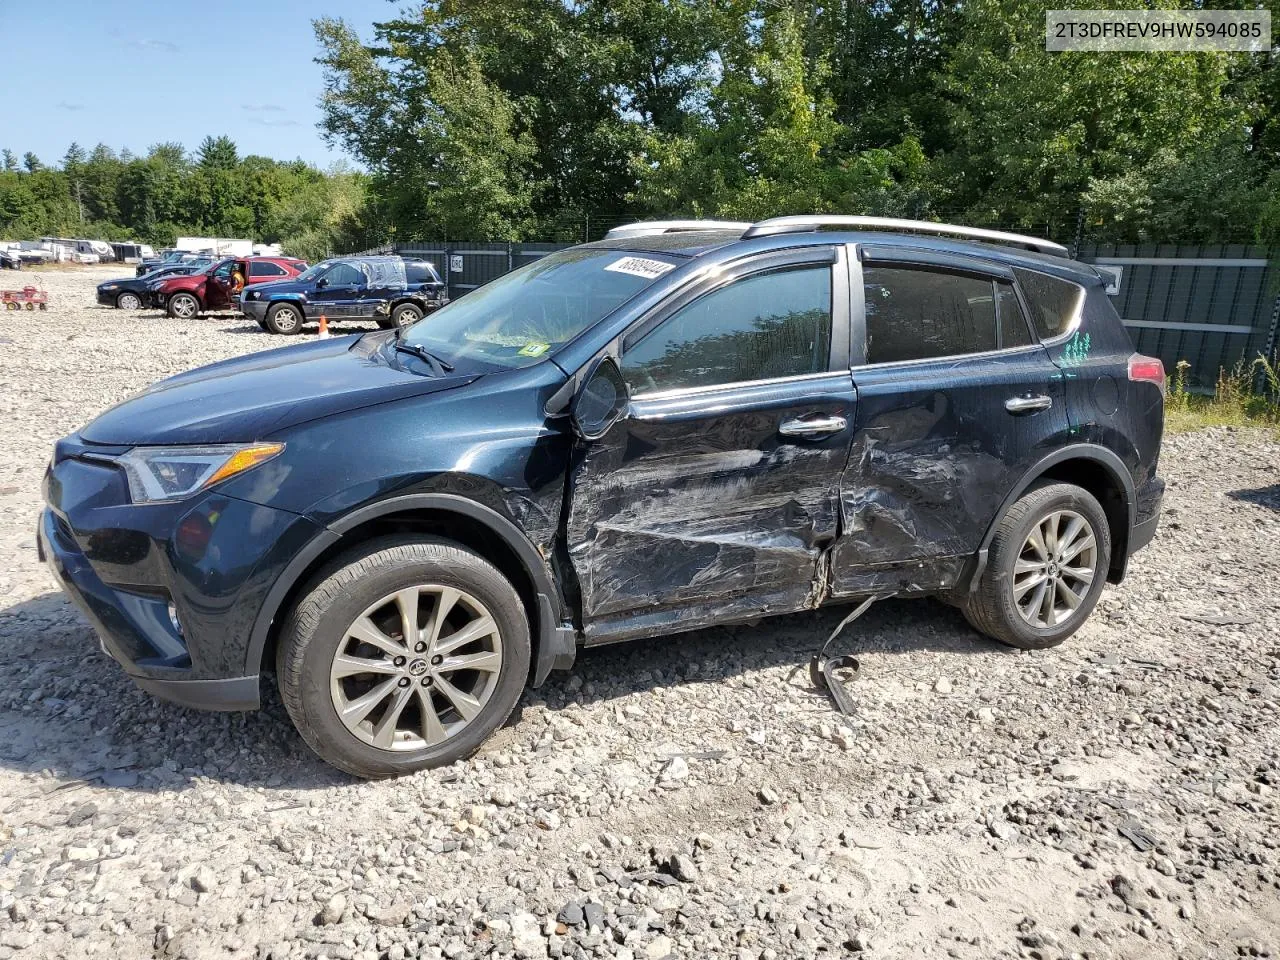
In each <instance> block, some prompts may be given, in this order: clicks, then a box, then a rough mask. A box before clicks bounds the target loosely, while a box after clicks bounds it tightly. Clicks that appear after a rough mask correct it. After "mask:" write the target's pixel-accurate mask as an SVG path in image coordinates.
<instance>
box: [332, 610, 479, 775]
mask: <svg viewBox="0 0 1280 960" xmlns="http://www.w3.org/2000/svg"><path fill="white" fill-rule="evenodd" d="M502 659H503V649H502V635H501V633H500V631H499V630H498V625H497V622H496V621H495V620H494V618H493V615H492V613H490V611H489V610H488V608H487V607H485V605H484V604H483V603H481V602H480V601H479V600H477V599H476V598H475V597H473V596H471V595H470V594H468V593H465V592H463V591H461V590H458V589H456V588H454V587H448V586H444V585H441V584H422V585H419V586H412V587H406V588H404V589H402V590H398V591H396V592H395V593H392V594H388V595H387V596H385V597H383V598H382V599H381V600H379V601H377V602H376V603H373V604H371V605H370V606H369V607H367V608H366V609H365V611H364V612H363V613H361V614H360V616H358V617H356V619H355V620H354V621H353V622H352V623H351V625H350V626H348V627H347V629H346V632H345V633H344V634H343V637H342V640H341V642H339V644H338V649H337V651H336V652H335V654H334V658H333V663H332V665H331V667H330V670H329V690H330V696H331V699H332V702H333V708H334V710H335V711H336V712H337V715H338V718H339V719H340V720H341V721H342V723H343V725H344V726H345V727H346V728H347V731H348V732H350V733H351V734H352V736H354V737H356V738H357V739H358V740H360V741H361V742H363V743H366V744H368V745H370V746H373V747H377V748H379V749H382V750H421V749H424V748H426V747H434V746H437V745H439V744H441V743H443V742H444V741H445V740H447V739H449V738H450V737H453V736H455V735H457V734H458V733H459V732H460V731H462V730H463V729H464V728H465V727H466V726H467V725H468V724H469V723H471V721H472V720H474V719H475V718H476V717H477V716H478V715H479V714H480V712H481V711H482V710H483V709H484V707H485V704H486V703H488V701H489V699H490V698H491V697H492V696H493V693H494V690H495V689H496V688H497V685H498V677H499V673H500V672H501V670H502Z"/></svg>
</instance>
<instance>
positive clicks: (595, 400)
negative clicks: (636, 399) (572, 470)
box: [569, 357, 629, 440]
mask: <svg viewBox="0 0 1280 960" xmlns="http://www.w3.org/2000/svg"><path fill="white" fill-rule="evenodd" d="M628 400H629V398H628V396H627V384H626V381H624V380H623V379H622V374H621V373H619V372H618V365H617V364H616V363H614V362H613V359H612V358H611V357H601V358H600V359H599V360H597V361H596V364H595V366H594V367H593V368H592V369H591V372H590V373H588V374H587V379H586V382H585V383H584V384H583V385H582V389H581V390H579V391H578V395H577V396H576V397H574V399H573V406H572V407H571V408H570V411H569V412H570V414H571V415H572V417H573V428H574V430H576V431H577V433H578V436H580V437H582V439H583V440H599V439H600V438H601V437H603V436H604V435H605V434H606V433H608V432H609V428H610V427H612V426H613V425H614V424H615V423H617V422H618V421H619V420H620V419H622V415H623V414H624V413H625V412H626V409H627V403H628Z"/></svg>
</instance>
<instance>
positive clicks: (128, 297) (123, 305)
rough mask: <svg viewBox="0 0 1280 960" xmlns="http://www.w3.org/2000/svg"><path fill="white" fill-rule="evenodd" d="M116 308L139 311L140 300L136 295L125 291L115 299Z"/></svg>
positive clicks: (140, 307)
mask: <svg viewBox="0 0 1280 960" xmlns="http://www.w3.org/2000/svg"><path fill="white" fill-rule="evenodd" d="M116 308H117V309H119V310H141V309H142V298H141V297H140V296H138V295H137V294H136V293H131V292H129V291H128V290H126V291H125V292H124V293H122V294H120V295H119V296H117V297H116Z"/></svg>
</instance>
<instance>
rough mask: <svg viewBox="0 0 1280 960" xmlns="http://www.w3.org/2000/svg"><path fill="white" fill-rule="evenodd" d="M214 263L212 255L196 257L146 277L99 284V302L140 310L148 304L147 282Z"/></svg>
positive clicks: (161, 268) (174, 275)
mask: <svg viewBox="0 0 1280 960" xmlns="http://www.w3.org/2000/svg"><path fill="white" fill-rule="evenodd" d="M212 263H213V258H212V257H195V258H193V259H191V260H189V261H187V262H185V263H173V264H170V265H168V266H166V267H159V268H158V269H156V270H153V271H151V273H149V274H147V275H146V276H144V277H125V278H123V279H120V280H108V281H106V283H100V284H98V303H100V304H102V305H103V306H106V307H119V308H120V309H121V310H139V309H141V308H142V307H144V306H146V305H148V300H147V284H149V283H151V282H152V281H155V280H163V279H164V278H166V277H176V276H187V275H189V274H192V273H198V272H199V271H201V270H204V269H205V268H207V267H208V266H209V265H210V264H212Z"/></svg>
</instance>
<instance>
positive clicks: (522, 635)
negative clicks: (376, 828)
mask: <svg viewBox="0 0 1280 960" xmlns="http://www.w3.org/2000/svg"><path fill="white" fill-rule="evenodd" d="M405 596H411V597H412V598H413V599H412V600H410V601H406V602H408V603H411V604H415V605H416V610H417V617H416V624H417V626H418V628H419V641H418V643H417V644H414V645H413V647H412V648H410V649H405V648H403V647H401V646H400V645H399V643H398V638H399V637H402V636H403V635H404V633H405V631H404V630H403V629H402V628H401V626H400V624H401V619H400V615H401V614H402V613H403V611H404V610H405V607H404V606H402V605H401V603H402V601H401V599H400V598H401V597H405ZM444 597H453V598H454V599H452V600H451V601H450V602H449V603H448V605H447V613H446V619H445V626H446V627H447V628H448V632H447V633H445V634H444V635H443V636H442V637H440V641H439V642H442V643H447V642H448V641H449V640H450V639H451V638H452V637H454V636H456V635H458V634H460V633H462V632H463V631H464V630H470V631H471V632H473V633H475V634H476V638H475V639H474V640H471V641H468V642H465V643H463V645H462V646H461V647H458V648H457V649H456V650H451V649H447V648H446V649H443V650H442V655H437V656H436V657H434V658H433V657H432V655H431V649H430V647H429V646H428V644H429V643H432V642H435V641H432V638H431V630H432V627H433V623H434V619H435V616H436V610H437V609H438V607H439V605H440V604H441V603H442V602H444V601H443V600H442V598H444ZM486 618H487V619H486ZM370 625H371V626H372V628H373V629H372V630H370V629H369V626H370ZM486 627H491V629H489V630H487V632H485V631H486ZM353 631H355V632H353ZM369 639H373V640H376V641H377V645H375V644H373V643H370V642H368V641H369ZM418 644H421V647H419V645H418ZM422 648H426V649H422ZM397 650H404V655H403V656H401V657H400V658H399V660H396V659H393V657H392V654H393V652H394V651H397ZM530 650H531V645H530V639H529V624H528V620H527V618H526V616H525V610H524V605H523V604H522V603H521V601H520V597H519V596H518V595H517V594H516V591H515V589H514V588H513V587H512V586H511V584H510V582H509V581H508V580H507V579H506V578H505V577H504V576H503V575H502V574H501V573H499V572H498V570H497V569H496V568H495V567H494V566H493V565H492V564H490V563H489V562H488V561H487V560H485V559H483V558H482V557H480V556H478V555H477V554H475V553H472V552H471V551H470V550H467V549H464V548H463V547H461V546H458V545H457V544H454V543H450V542H448V541H442V540H422V539H418V540H407V539H405V538H403V537H387V538H382V539H379V540H374V541H372V542H370V543H367V544H364V545H362V546H360V547H358V548H356V549H354V550H352V551H351V552H349V553H346V554H344V555H342V556H340V557H338V558H337V559H336V560H334V561H333V563H332V564H330V565H329V566H328V567H326V568H325V569H324V570H322V571H321V572H320V573H319V574H317V576H316V578H315V579H314V580H313V581H312V582H311V583H310V584H309V585H308V587H307V588H306V591H305V593H304V595H303V596H302V599H301V600H300V601H299V602H298V604H297V606H296V607H294V609H293V610H292V612H291V613H290V614H289V616H288V617H287V619H286V620H285V622H284V625H283V627H282V629H281V633H280V639H279V645H278V648H277V653H276V676H277V680H278V683H279V685H280V695H281V699H282V700H283V701H284V705H285V709H286V710H288V712H289V716H290V718H292V720H293V723H294V726H295V727H297V729H298V732H299V734H301V736H302V739H303V740H305V741H306V743H307V745H308V746H309V747H311V749H312V750H314V751H315V752H316V753H317V754H318V755H319V756H320V757H321V758H322V759H323V760H325V761H326V762H328V763H330V764H332V765H333V766H335V767H337V768H338V769H340V770H344V771H346V772H347V773H350V774H354V775H355V776H357V777H365V778H368V779H376V778H381V777H393V776H399V775H401V774H406V773H412V772H414V771H415V770H423V769H426V768H429V767H438V766H441V765H443V764H448V763H453V762H454V761H456V760H461V759H463V758H465V757H469V756H471V755H472V754H473V753H475V752H476V750H478V749H479V748H480V745H481V744H483V743H484V741H485V740H486V739H488V737H489V736H490V734H492V733H493V732H494V731H495V730H497V729H498V727H500V726H501V725H502V724H503V723H504V722H505V721H506V719H507V717H509V716H510V715H511V711H512V710H513V709H514V708H515V705H516V703H517V701H518V700H519V699H520V695H521V693H522V692H523V690H524V686H525V682H526V680H527V679H528V676H529V659H530V655H531V654H530ZM495 652H496V653H495ZM340 653H341V654H342V655H343V661H342V662H341V663H339V661H338V655H339V654H340ZM495 657H496V658H495ZM455 658H458V659H461V658H472V659H471V660H468V661H467V662H477V663H479V662H484V663H485V666H484V667H483V668H480V669H465V668H459V667H457V666H456V665H455V666H453V667H450V666H448V664H449V663H450V661H453V660H455ZM477 658H485V659H484V660H483V661H482V660H480V659H477ZM441 659H443V664H440V665H438V661H440V660H441ZM370 664H373V665H375V666H376V669H374V670H372V671H364V670H360V669H359V667H360V666H361V665H365V666H367V665H370ZM384 677H385V678H387V679H383V678H384ZM406 681H408V682H407V683H406ZM388 685H389V686H388ZM380 688H381V689H382V691H383V692H382V693H381V695H380V696H379V694H378V691H379V689H380ZM446 690H452V691H453V693H457V692H458V691H459V690H461V691H462V693H464V694H468V695H470V698H471V699H470V700H465V699H463V700H455V699H454V698H453V693H446ZM459 702H462V703H463V704H464V706H465V707H466V709H467V711H468V712H470V711H472V710H474V711H475V712H474V713H473V714H472V716H471V717H470V719H466V717H465V716H464V714H463V713H462V712H461V710H460V709H459V708H458V707H456V706H455V704H456V703H459ZM395 704H401V710H402V711H403V712H396V714H395V715H394V716H392V713H393V711H392V706H393V705H395ZM428 705H430V710H431V712H433V713H434V714H435V716H436V720H437V725H435V726H433V725H432V724H431V722H430V720H429V717H428V713H427V710H428ZM343 708H345V709H347V710H350V711H352V716H351V721H352V722H351V723H350V724H349V722H348V721H344V720H343V719H342V717H341V716H340V715H339V710H340V709H343ZM366 708H367V709H366ZM362 711H363V712H364V713H363V714H362ZM388 717H391V719H390V721H388ZM388 722H389V723H391V724H394V726H393V727H392V728H391V730H390V733H389V734H388V733H387V730H388ZM380 734H381V735H380ZM375 741H380V742H375Z"/></svg>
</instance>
